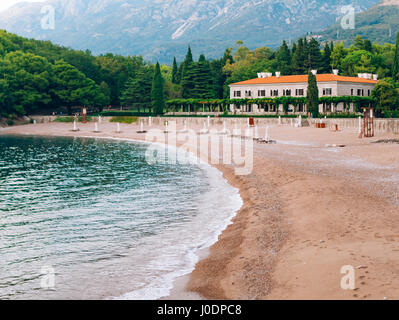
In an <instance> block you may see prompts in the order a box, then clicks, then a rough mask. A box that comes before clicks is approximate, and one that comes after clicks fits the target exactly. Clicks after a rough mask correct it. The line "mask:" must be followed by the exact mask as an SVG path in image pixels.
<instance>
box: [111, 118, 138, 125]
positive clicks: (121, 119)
mask: <svg viewBox="0 0 399 320" xmlns="http://www.w3.org/2000/svg"><path fill="white" fill-rule="evenodd" d="M137 120H138V118H137V117H126V116H124V117H112V118H111V119H110V120H109V122H119V123H127V124H132V123H133V122H137Z"/></svg>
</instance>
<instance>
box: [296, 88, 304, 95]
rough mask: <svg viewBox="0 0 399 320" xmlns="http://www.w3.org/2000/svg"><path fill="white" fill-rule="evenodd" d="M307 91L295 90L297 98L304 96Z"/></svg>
mask: <svg viewBox="0 0 399 320" xmlns="http://www.w3.org/2000/svg"><path fill="white" fill-rule="evenodd" d="M304 94H305V90H304V89H295V95H296V96H304Z"/></svg>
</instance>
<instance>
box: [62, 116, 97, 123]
mask: <svg viewBox="0 0 399 320" xmlns="http://www.w3.org/2000/svg"><path fill="white" fill-rule="evenodd" d="M91 120H92V117H86V121H88V122H90V121H91ZM74 121H75V117H72V116H63V117H57V118H55V119H54V122H68V123H70V122H74ZM82 121H83V117H78V122H82Z"/></svg>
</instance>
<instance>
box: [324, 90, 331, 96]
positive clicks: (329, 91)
mask: <svg viewBox="0 0 399 320" xmlns="http://www.w3.org/2000/svg"><path fill="white" fill-rule="evenodd" d="M331 95H332V89H331V88H324V89H323V96H331Z"/></svg>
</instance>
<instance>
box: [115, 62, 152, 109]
mask: <svg viewBox="0 0 399 320" xmlns="http://www.w3.org/2000/svg"><path fill="white" fill-rule="evenodd" d="M153 78H154V70H153V68H152V67H150V66H144V67H141V68H140V70H138V71H137V73H136V75H135V76H134V77H130V78H129V79H128V81H127V82H126V84H125V87H124V90H123V91H122V94H121V97H120V101H121V104H122V105H123V106H126V107H135V108H137V109H138V112H141V108H142V107H143V109H144V108H145V107H149V106H151V89H152V81H153Z"/></svg>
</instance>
